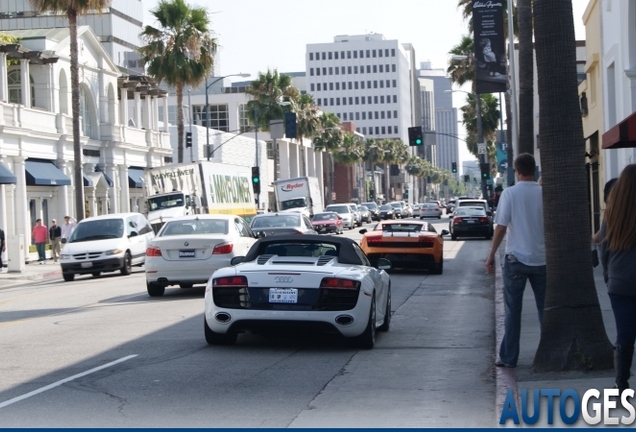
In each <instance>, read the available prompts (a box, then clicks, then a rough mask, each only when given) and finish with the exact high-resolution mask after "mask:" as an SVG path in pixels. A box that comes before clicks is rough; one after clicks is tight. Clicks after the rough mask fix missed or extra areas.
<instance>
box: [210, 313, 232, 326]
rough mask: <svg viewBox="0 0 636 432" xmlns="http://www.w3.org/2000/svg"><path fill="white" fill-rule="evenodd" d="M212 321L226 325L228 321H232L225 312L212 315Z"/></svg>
mask: <svg viewBox="0 0 636 432" xmlns="http://www.w3.org/2000/svg"><path fill="white" fill-rule="evenodd" d="M214 319H215V320H217V321H218V322H220V323H227V322H230V320H231V319H232V316H231V315H230V314H229V313H227V312H219V313H217V314H216V315H214Z"/></svg>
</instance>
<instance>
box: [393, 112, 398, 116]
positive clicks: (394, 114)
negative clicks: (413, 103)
mask: <svg viewBox="0 0 636 432" xmlns="http://www.w3.org/2000/svg"><path fill="white" fill-rule="evenodd" d="M393 118H398V116H397V110H394V111H393Z"/></svg>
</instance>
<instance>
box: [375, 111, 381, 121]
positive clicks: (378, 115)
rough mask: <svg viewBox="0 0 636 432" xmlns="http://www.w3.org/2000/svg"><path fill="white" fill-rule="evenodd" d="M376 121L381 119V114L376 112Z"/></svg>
mask: <svg viewBox="0 0 636 432" xmlns="http://www.w3.org/2000/svg"><path fill="white" fill-rule="evenodd" d="M375 119H376V120H379V119H380V114H379V113H378V112H377V111H375Z"/></svg>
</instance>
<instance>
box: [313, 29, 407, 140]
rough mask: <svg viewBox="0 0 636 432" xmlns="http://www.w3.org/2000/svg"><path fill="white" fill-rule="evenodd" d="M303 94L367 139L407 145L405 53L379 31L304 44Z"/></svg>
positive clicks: (395, 42)
mask: <svg viewBox="0 0 636 432" xmlns="http://www.w3.org/2000/svg"><path fill="white" fill-rule="evenodd" d="M305 62H306V66H307V67H306V70H307V85H308V90H307V92H308V93H310V94H312V95H313V96H314V100H315V102H316V105H318V106H320V107H321V108H322V110H323V111H327V112H333V113H335V114H336V115H337V116H338V117H339V118H340V120H341V121H343V122H345V121H349V122H353V123H354V124H355V127H356V131H357V132H359V133H361V134H362V135H364V136H365V137H367V138H375V139H383V138H399V139H401V140H402V141H403V142H404V143H408V128H409V126H411V95H410V91H411V86H410V82H411V79H410V72H409V63H408V59H407V55H406V51H405V50H404V47H403V46H402V44H400V43H399V42H398V41H397V40H386V39H385V38H384V36H383V35H381V34H367V35H355V36H347V35H343V36H336V37H335V38H334V41H333V42H330V43H313V44H307V52H306V54H305Z"/></svg>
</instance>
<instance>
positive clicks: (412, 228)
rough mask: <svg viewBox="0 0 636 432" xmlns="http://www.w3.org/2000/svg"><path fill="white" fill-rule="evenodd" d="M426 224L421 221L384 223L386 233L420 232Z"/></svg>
mask: <svg viewBox="0 0 636 432" xmlns="http://www.w3.org/2000/svg"><path fill="white" fill-rule="evenodd" d="M425 227H426V225H425V224H421V223H419V224H418V223H385V224H382V231H383V232H384V233H389V234H390V233H419V232H420V231H422V230H423V229H425Z"/></svg>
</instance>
